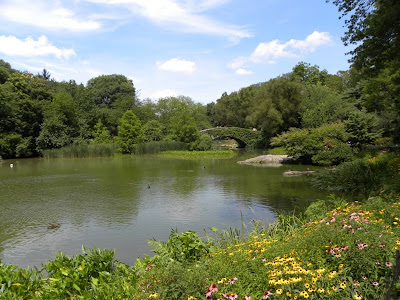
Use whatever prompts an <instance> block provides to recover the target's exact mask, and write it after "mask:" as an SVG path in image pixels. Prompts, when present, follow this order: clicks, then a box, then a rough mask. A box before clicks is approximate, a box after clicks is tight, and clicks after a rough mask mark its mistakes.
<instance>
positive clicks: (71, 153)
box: [42, 143, 118, 158]
mask: <svg viewBox="0 0 400 300" xmlns="http://www.w3.org/2000/svg"><path fill="white" fill-rule="evenodd" d="M117 150H118V147H117V145H115V144H86V143H81V144H76V145H70V146H67V147H63V148H60V149H50V150H43V152H42V154H43V157H44V158H83V157H88V158H91V157H110V156H114V155H115V154H116V153H117Z"/></svg>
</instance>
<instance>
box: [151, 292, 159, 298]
mask: <svg viewBox="0 0 400 300" xmlns="http://www.w3.org/2000/svg"><path fill="white" fill-rule="evenodd" d="M157 297H158V294H157V293H152V294H150V295H149V298H157Z"/></svg>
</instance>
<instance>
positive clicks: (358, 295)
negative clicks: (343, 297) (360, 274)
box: [354, 292, 363, 300]
mask: <svg viewBox="0 0 400 300" xmlns="http://www.w3.org/2000/svg"><path fill="white" fill-rule="evenodd" d="M362 298H363V296H362V295H361V294H359V293H357V292H356V293H355V294H354V299H356V300H361V299H362Z"/></svg>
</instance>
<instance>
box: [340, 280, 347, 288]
mask: <svg viewBox="0 0 400 300" xmlns="http://www.w3.org/2000/svg"><path fill="white" fill-rule="evenodd" d="M340 288H341V289H343V290H344V289H345V288H346V281H343V282H342V283H341V284H340Z"/></svg>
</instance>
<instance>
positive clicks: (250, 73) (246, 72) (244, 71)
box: [235, 68, 254, 75]
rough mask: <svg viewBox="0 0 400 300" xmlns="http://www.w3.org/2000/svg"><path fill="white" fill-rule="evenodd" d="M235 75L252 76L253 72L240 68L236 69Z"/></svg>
mask: <svg viewBox="0 0 400 300" xmlns="http://www.w3.org/2000/svg"><path fill="white" fill-rule="evenodd" d="M235 73H236V74H237V75H252V74H254V72H253V71H249V70H245V69H242V68H240V69H237V70H236V72H235Z"/></svg>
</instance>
